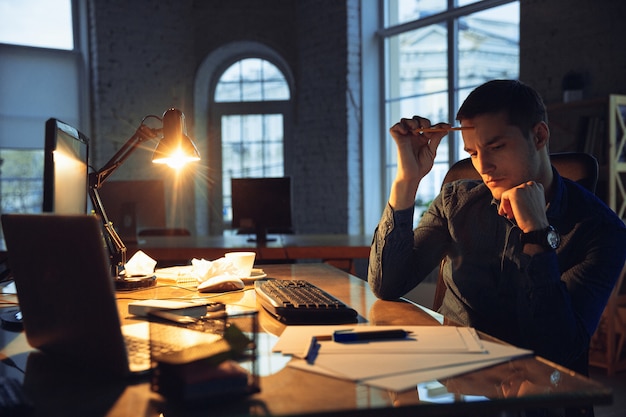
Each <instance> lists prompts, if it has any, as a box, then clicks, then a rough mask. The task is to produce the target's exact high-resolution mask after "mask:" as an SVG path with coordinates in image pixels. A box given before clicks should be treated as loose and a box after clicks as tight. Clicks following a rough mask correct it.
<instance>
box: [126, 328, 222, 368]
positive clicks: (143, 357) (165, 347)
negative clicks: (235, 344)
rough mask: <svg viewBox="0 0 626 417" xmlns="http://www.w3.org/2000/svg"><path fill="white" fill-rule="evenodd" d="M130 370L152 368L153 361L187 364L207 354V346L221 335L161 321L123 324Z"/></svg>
mask: <svg viewBox="0 0 626 417" xmlns="http://www.w3.org/2000/svg"><path fill="white" fill-rule="evenodd" d="M122 332H123V334H124V340H125V342H126V350H127V351H128V362H129V367H130V370H131V371H132V372H138V371H139V372H141V371H145V370H148V369H150V368H151V366H152V364H151V363H152V361H153V360H154V361H162V362H169V363H186V362H192V361H194V360H197V359H199V358H201V357H204V356H206V354H207V351H208V350H207V347H208V346H211V345H212V344H214V343H215V342H217V341H218V340H220V339H221V338H222V337H221V336H220V335H218V334H214V333H206V332H202V331H196V330H190V329H186V328H183V327H179V326H172V325H166V324H161V323H154V322H151V323H136V324H128V325H125V326H122Z"/></svg>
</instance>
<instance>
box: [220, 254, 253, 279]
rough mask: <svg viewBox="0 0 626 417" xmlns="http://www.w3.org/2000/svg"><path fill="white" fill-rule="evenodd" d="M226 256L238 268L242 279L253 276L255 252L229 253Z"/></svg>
mask: <svg viewBox="0 0 626 417" xmlns="http://www.w3.org/2000/svg"><path fill="white" fill-rule="evenodd" d="M224 256H225V257H226V259H227V260H229V261H230V262H232V264H233V265H234V266H235V268H237V270H238V271H239V274H240V275H241V278H247V277H249V276H250V275H252V267H253V266H254V259H255V258H256V253H255V252H228V253H226V255H224Z"/></svg>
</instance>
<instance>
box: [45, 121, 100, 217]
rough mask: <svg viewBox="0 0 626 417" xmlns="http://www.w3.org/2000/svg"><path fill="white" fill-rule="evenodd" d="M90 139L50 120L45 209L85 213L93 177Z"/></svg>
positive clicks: (52, 211) (72, 128) (75, 130)
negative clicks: (88, 166) (89, 165)
mask: <svg viewBox="0 0 626 417" xmlns="http://www.w3.org/2000/svg"><path fill="white" fill-rule="evenodd" d="M88 154H89V139H88V138H87V136H85V135H84V134H82V133H81V132H79V131H78V130H77V129H76V128H74V127H72V126H70V125H68V124H66V123H63V122H61V121H60V120H57V119H48V121H47V122H46V139H45V144H44V165H43V211H44V212H50V213H56V214H85V213H87V199H88V188H89V178H88V172H87V158H88Z"/></svg>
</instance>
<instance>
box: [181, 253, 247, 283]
mask: <svg viewBox="0 0 626 417" xmlns="http://www.w3.org/2000/svg"><path fill="white" fill-rule="evenodd" d="M191 275H192V276H193V277H195V278H196V279H197V280H198V283H203V282H205V281H207V280H209V279H211V278H218V277H219V278H222V277H229V278H240V276H241V274H240V273H239V269H238V268H237V267H236V266H235V264H234V263H233V262H231V261H230V260H228V259H226V258H225V257H222V258H218V259H216V260H214V261H207V260H206V259H196V258H194V259H192V260H191Z"/></svg>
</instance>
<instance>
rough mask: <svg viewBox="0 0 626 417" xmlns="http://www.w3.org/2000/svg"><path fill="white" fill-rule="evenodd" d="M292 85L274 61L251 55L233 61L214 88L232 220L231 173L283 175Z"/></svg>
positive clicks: (227, 212)
mask: <svg viewBox="0 0 626 417" xmlns="http://www.w3.org/2000/svg"><path fill="white" fill-rule="evenodd" d="M289 100H290V91H289V85H288V83H287V81H286V79H285V76H284V75H283V74H282V72H281V71H280V70H279V69H278V68H277V67H276V66H275V65H274V64H273V63H271V62H269V61H267V60H265V59H260V58H246V59H242V60H239V61H237V62H235V63H233V64H232V65H230V66H229V67H228V68H227V69H226V70H225V71H224V72H223V73H222V75H221V76H220V78H219V81H218V83H217V86H216V88H215V97H214V105H213V107H214V108H213V112H214V116H213V119H214V120H215V121H216V122H218V123H219V128H220V129H219V130H220V132H221V134H220V137H221V155H222V157H221V165H222V204H223V205H222V214H223V221H224V225H225V227H226V228H228V225H229V224H230V222H231V220H232V210H231V191H230V182H231V178H243V177H282V176H283V175H284V149H283V147H284V138H285V123H286V117H287V114H288V109H289V105H288V103H289Z"/></svg>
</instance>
